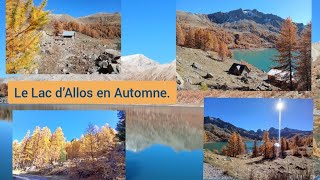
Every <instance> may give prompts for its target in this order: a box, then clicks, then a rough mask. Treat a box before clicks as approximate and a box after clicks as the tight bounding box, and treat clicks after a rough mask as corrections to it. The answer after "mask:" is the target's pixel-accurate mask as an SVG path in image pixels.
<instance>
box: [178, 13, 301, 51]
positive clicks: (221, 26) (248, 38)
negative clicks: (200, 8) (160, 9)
mask: <svg viewBox="0 0 320 180" xmlns="http://www.w3.org/2000/svg"><path fill="white" fill-rule="evenodd" d="M176 20H177V23H178V24H180V25H181V27H182V29H183V30H184V31H185V33H186V32H188V31H189V29H192V28H193V29H197V28H201V29H207V30H209V31H211V32H212V33H213V34H215V36H216V37H217V38H220V39H222V38H224V39H225V41H226V43H227V45H228V48H229V49H247V48H274V47H275V42H276V40H277V37H278V35H279V33H280V31H281V26H282V24H283V22H284V21H285V20H284V19H283V18H281V17H279V16H277V15H273V14H265V13H262V12H260V11H258V10H256V9H253V10H243V9H237V10H234V11H230V12H216V13H211V14H195V13H190V12H182V11H177V19H176ZM296 25H297V27H298V32H299V33H300V32H301V31H302V30H303V28H304V25H303V24H302V23H296Z"/></svg>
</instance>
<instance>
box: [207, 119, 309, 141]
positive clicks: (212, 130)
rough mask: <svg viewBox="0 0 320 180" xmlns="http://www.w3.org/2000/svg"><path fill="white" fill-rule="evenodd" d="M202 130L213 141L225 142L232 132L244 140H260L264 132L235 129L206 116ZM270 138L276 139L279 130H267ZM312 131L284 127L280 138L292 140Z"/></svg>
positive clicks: (220, 120)
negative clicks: (203, 129)
mask: <svg viewBox="0 0 320 180" xmlns="http://www.w3.org/2000/svg"><path fill="white" fill-rule="evenodd" d="M204 128H205V130H206V131H207V132H208V134H209V136H210V137H211V138H213V139H214V140H215V141H227V140H228V138H229V137H230V136H231V134H232V133H233V132H237V133H239V134H240V135H241V136H242V137H243V138H244V139H246V140H255V139H257V140H261V139H262V135H263V132H264V130H261V129H258V130H257V131H253V130H246V129H243V128H240V127H237V126H235V125H233V124H231V123H228V122H226V121H223V120H222V119H220V118H214V117H209V116H206V117H204ZM268 132H269V136H270V138H271V139H272V138H277V137H278V132H279V130H278V129H276V128H274V127H270V128H269V130H268ZM311 134H312V131H304V130H297V129H291V128H288V127H285V128H283V129H281V137H285V138H288V139H290V138H293V137H295V136H297V135H299V136H309V135H311Z"/></svg>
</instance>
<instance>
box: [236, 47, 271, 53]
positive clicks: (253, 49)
mask: <svg viewBox="0 0 320 180" xmlns="http://www.w3.org/2000/svg"><path fill="white" fill-rule="evenodd" d="M269 49H275V48H267V47H262V48H250V49H241V48H235V49H230V50H231V51H232V52H233V51H251V52H255V51H263V50H269Z"/></svg>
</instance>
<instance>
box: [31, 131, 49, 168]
mask: <svg viewBox="0 0 320 180" xmlns="http://www.w3.org/2000/svg"><path fill="white" fill-rule="evenodd" d="M51 135H52V134H51V131H50V129H49V128H48V127H44V128H42V130H41V136H40V140H39V147H38V151H37V152H36V154H37V156H36V158H35V159H34V161H33V163H34V165H35V166H36V167H43V166H45V165H47V164H49V162H50V139H51Z"/></svg>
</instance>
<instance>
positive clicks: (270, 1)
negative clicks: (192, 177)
mask: <svg viewBox="0 0 320 180" xmlns="http://www.w3.org/2000/svg"><path fill="white" fill-rule="evenodd" d="M176 1H177V10H183V11H188V12H194V13H205V14H209V13H214V12H219V11H222V12H228V11H231V10H235V9H239V8H242V9H257V10H259V11H262V12H264V13H272V14H275V15H278V16H280V17H283V18H286V17H288V16H291V17H292V19H293V20H294V21H296V22H301V23H307V22H310V21H311V1H312V0H281V1H279V0H197V1H195V0H176Z"/></svg>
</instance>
